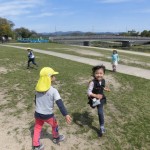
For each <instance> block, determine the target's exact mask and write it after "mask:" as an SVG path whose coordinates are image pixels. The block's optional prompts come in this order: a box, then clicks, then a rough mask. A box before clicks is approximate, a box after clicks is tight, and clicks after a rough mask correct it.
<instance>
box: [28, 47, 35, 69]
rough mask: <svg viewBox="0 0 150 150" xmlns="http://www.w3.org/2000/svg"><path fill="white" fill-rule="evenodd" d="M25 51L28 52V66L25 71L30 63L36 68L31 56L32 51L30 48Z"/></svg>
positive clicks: (33, 58) (33, 57)
mask: <svg viewBox="0 0 150 150" xmlns="http://www.w3.org/2000/svg"><path fill="white" fill-rule="evenodd" d="M27 51H28V66H27V69H29V68H30V62H32V64H34V65H36V66H38V65H37V64H36V63H35V56H34V54H33V51H32V50H31V48H27Z"/></svg>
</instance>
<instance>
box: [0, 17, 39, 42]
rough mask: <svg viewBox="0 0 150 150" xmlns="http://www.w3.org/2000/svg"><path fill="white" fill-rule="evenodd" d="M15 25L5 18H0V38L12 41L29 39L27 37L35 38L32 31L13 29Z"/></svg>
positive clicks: (35, 35)
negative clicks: (5, 37)
mask: <svg viewBox="0 0 150 150" xmlns="http://www.w3.org/2000/svg"><path fill="white" fill-rule="evenodd" d="M14 26H15V24H14V23H13V22H12V21H10V20H7V19H6V18H1V17H0V37H2V36H6V35H7V36H8V37H11V38H13V39H15V38H18V37H21V38H29V37H32V38H34V37H37V35H38V34H37V33H36V32H35V31H33V30H29V29H27V28H24V27H20V28H16V29H14Z"/></svg>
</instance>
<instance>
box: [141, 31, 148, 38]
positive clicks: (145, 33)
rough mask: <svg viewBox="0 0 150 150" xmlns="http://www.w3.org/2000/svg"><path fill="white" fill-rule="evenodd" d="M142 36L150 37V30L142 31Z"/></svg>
mask: <svg viewBox="0 0 150 150" xmlns="http://www.w3.org/2000/svg"><path fill="white" fill-rule="evenodd" d="M141 36H143V37H150V31H147V30H144V31H143V32H141Z"/></svg>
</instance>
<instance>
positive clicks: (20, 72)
mask: <svg viewBox="0 0 150 150" xmlns="http://www.w3.org/2000/svg"><path fill="white" fill-rule="evenodd" d="M36 46H37V47H38V48H42V47H43V45H40V44H38V45H36ZM36 46H35V45H34V44H33V46H32V45H31V47H36ZM45 46H46V45H45ZM63 46H64V45H58V48H62V47H63ZM27 47H28V46H27ZM64 47H65V46H64ZM44 49H45V47H44ZM35 55H36V57H37V58H36V61H37V63H38V64H39V68H37V69H36V68H34V67H33V68H31V69H29V70H28V69H26V64H27V63H26V61H27V52H26V51H23V50H19V49H14V48H6V47H1V46H0V69H1V76H0V85H1V86H0V87H1V98H0V100H1V101H0V113H1V116H3V117H1V122H0V123H1V125H0V129H1V131H2V132H4V130H7V135H5V136H4V137H3V138H6V141H7V136H9V137H11V136H12V138H14V137H15V140H16V143H17V144H18V145H19V146H21V148H20V149H21V150H28V149H30V146H31V135H32V132H33V125H34V118H33V113H34V88H35V85H36V82H37V80H38V74H39V71H40V69H41V68H42V67H45V66H50V67H52V68H54V69H55V70H57V71H58V72H60V74H59V75H57V82H56V84H55V85H54V86H55V87H57V88H58V90H59V92H60V94H61V97H62V99H63V101H64V103H65V105H66V107H67V108H68V111H69V113H70V115H71V116H72V118H73V122H72V125H71V126H66V124H65V122H64V121H65V120H64V118H63V117H62V116H61V114H60V112H59V110H58V109H57V107H56V108H55V112H56V116H57V120H58V121H59V124H60V131H62V132H64V134H65V135H66V136H67V137H69V138H68V140H67V141H66V142H65V143H64V144H62V145H61V146H62V149H63V148H64V149H65V148H66V150H74V149H79V150H88V149H89V150H90V149H93V150H99V149H100V150H148V149H149V148H150V144H149V143H150V130H149V129H150V113H149V110H150V109H149V108H150V101H149V98H150V92H149V91H150V80H146V79H141V78H137V77H134V76H128V75H124V74H120V73H116V74H113V73H111V72H109V71H107V72H106V77H105V78H106V81H107V80H109V81H110V83H111V85H110V88H111V92H110V93H106V95H107V105H106V106H105V123H106V129H107V132H106V134H105V135H104V137H102V138H101V139H98V138H97V133H96V131H97V130H98V129H99V124H98V117H97V112H96V110H93V109H91V108H90V107H89V106H88V105H87V97H86V90H87V86H88V82H89V80H90V79H91V66H89V65H85V64H81V63H77V62H73V61H69V60H65V59H60V58H57V57H52V56H48V55H44V54H39V53H35ZM6 118H9V119H10V120H11V118H12V120H13V122H9V121H6ZM24 118H25V119H24ZM17 121H19V122H20V124H18V123H17ZM9 123H10V124H11V128H8V126H9ZM24 125H25V126H24ZM50 130H51V129H50V128H49V127H48V126H45V127H44V130H43V134H42V136H43V139H42V140H43V141H45V140H47V139H44V137H47V138H48V136H49V133H50ZM19 135H20V136H19ZM22 136H23V138H22ZM23 139H28V143H29V145H28V146H26V142H25V140H23ZM14 142H15V141H14ZM6 143H7V142H6ZM0 144H1V145H3V144H4V143H1V142H0ZM8 144H9V143H8ZM45 145H46V147H47V150H49V149H50V148H51V149H54V150H55V149H60V148H59V147H58V146H56V145H53V144H52V142H50V141H49V139H48V142H47V143H46V144H45ZM8 147H9V146H8ZM3 150H5V149H3ZM10 150H11V149H10Z"/></svg>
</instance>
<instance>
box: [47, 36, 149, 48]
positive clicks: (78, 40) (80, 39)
mask: <svg viewBox="0 0 150 150" xmlns="http://www.w3.org/2000/svg"><path fill="white" fill-rule="evenodd" d="M50 40H52V41H54V42H58V43H66V44H80V45H84V46H89V45H90V42H92V41H105V42H110V41H111V42H121V43H122V46H124V47H126V46H132V45H133V44H145V43H150V38H148V37H138V36H137V37H131V36H116V35H91V36H54V37H50Z"/></svg>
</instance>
